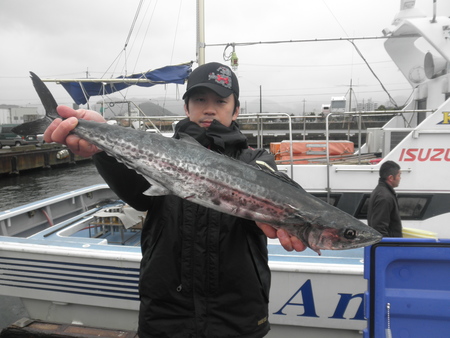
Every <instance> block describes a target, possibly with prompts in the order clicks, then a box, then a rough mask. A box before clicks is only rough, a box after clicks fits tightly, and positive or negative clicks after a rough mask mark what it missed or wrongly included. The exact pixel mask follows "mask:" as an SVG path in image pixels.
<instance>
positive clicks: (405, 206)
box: [355, 194, 432, 220]
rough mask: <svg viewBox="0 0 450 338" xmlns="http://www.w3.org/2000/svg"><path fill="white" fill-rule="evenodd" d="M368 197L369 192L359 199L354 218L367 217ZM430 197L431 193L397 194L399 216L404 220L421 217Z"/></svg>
mask: <svg viewBox="0 0 450 338" xmlns="http://www.w3.org/2000/svg"><path fill="white" fill-rule="evenodd" d="M369 197H370V194H366V195H364V197H363V199H362V201H361V207H360V208H359V209H358V211H357V212H356V215H355V217H356V218H359V219H367V208H368V205H369ZM431 197H432V196H431V195H401V194H399V195H397V200H398V208H399V210H400V218H401V219H404V220H415V219H416V220H419V219H423V216H424V214H425V211H426V209H427V207H428V204H429V203H430V201H431Z"/></svg>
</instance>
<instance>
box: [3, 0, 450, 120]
mask: <svg viewBox="0 0 450 338" xmlns="http://www.w3.org/2000/svg"><path fill="white" fill-rule="evenodd" d="M139 3H140V1H139V0H126V1H124V0H89V1H88V0H39V1H32V0H1V1H0V41H1V45H2V48H1V52H0V67H1V69H0V104H15V105H21V106H25V105H29V104H32V105H33V104H38V103H39V99H38V97H37V95H36V93H35V92H34V88H33V86H32V84H31V81H30V79H29V75H28V72H29V71H33V72H35V73H36V74H38V75H39V76H40V77H41V78H45V79H47V78H84V77H86V74H88V75H89V77H94V78H99V77H106V78H109V77H116V76H119V75H123V74H124V73H125V72H126V73H127V74H131V73H134V72H142V71H146V70H150V69H154V68H159V67H163V66H166V65H170V64H179V63H184V62H188V61H195V58H196V55H195V53H196V2H195V0H189V1H187V0H184V1H183V0H160V1H151V0H145V1H143V5H142V9H141V11H140V13H139V17H138V19H137V21H136V24H135V26H134V30H133V31H132V33H131V37H130V39H129V43H128V45H127V47H126V49H125V51H126V53H121V52H122V51H123V50H124V47H125V42H126V41H127V37H128V35H129V34H130V30H131V26H132V23H133V19H134V17H135V15H136V12H137V8H138V5H139ZM437 4H438V14H440V13H444V12H446V13H447V15H448V14H449V13H450V1H448V0H445V3H444V0H438V2H437ZM416 7H417V8H420V9H421V10H422V11H423V12H425V13H426V14H429V15H431V13H432V0H417V1H416ZM399 8H400V0H371V1H369V0H279V1H269V0H227V1H225V0H205V14H206V18H205V26H206V32H205V40H206V44H207V45H210V44H226V43H232V42H235V43H242V42H259V41H262V42H267V41H286V40H301V39H324V38H342V37H373V36H382V33H381V31H382V29H384V28H385V27H387V26H389V25H390V24H391V23H392V20H393V19H394V16H395V14H396V13H397V12H398V11H399ZM383 42H384V40H383V39H380V40H364V41H356V45H357V46H358V48H359V49H360V50H361V52H362V54H363V55H364V57H365V58H366V59H367V61H368V62H369V63H370V65H371V66H372V68H373V69H374V71H375V72H376V73H377V75H378V77H379V78H380V79H381V81H383V83H384V85H385V86H386V87H387V89H388V90H389V91H390V92H391V95H392V96H393V97H394V98H399V100H401V99H406V98H407V96H409V93H410V87H409V85H408V83H407V82H406V80H405V79H404V78H403V76H402V75H401V73H400V72H399V71H398V70H397V68H396V67H395V65H394V63H393V62H392V61H391V60H390V58H389V56H388V55H387V53H386V52H385V50H384V47H383ZM229 52H231V49H228V50H227V54H228V53H229ZM223 53H224V46H220V47H212V46H211V47H206V61H207V62H209V61H218V62H224V63H228V64H229V62H228V61H224V59H223ZM236 53H237V56H238V57H239V68H238V70H237V75H238V77H239V80H240V86H241V104H242V106H243V107H248V109H249V111H251V110H255V109H256V110H257V111H259V95H260V86H261V89H262V90H261V91H262V97H263V101H262V102H263V110H264V111H272V112H278V111H280V110H286V111H288V112H292V111H296V112H297V113H298V114H301V113H302V111H303V107H304V106H305V109H306V111H311V110H313V109H316V110H320V106H321V104H322V103H326V102H329V101H330V98H331V97H332V96H344V95H346V94H347V93H348V90H349V84H350V81H352V83H353V85H354V91H355V94H356V99H357V100H358V102H362V101H363V100H365V101H367V100H368V99H372V100H374V101H376V102H379V103H384V102H385V101H387V96H386V95H385V94H383V92H382V90H381V87H380V85H379V84H378V82H377V80H376V79H375V78H374V77H373V75H372V74H371V73H370V71H369V70H368V68H367V66H366V65H365V64H364V62H363V61H362V59H361V57H360V56H359V55H358V54H357V52H356V51H355V49H354V47H353V46H352V45H351V44H350V43H349V42H347V41H336V42H303V43H283V44H259V45H254V46H238V47H236ZM125 55H126V57H125ZM196 66H197V65H196V64H194V67H196ZM48 87H49V88H50V90H51V91H52V92H53V93H54V96H55V98H56V100H57V102H58V103H60V104H71V98H70V96H69V95H68V94H67V93H66V91H65V90H64V89H63V88H62V86H61V85H57V84H55V83H48ZM184 90H185V86H184V85H182V86H178V87H177V86H176V85H169V86H157V87H156V86H155V87H152V88H145V89H143V88H133V89H128V90H127V91H123V95H126V97H128V98H140V99H150V100H151V99H153V100H155V101H157V102H156V103H158V104H162V103H163V102H161V101H163V99H162V98H163V97H166V98H170V99H174V98H176V96H177V93H178V94H181V95H182V94H183V92H184ZM177 91H178V92H177ZM98 99H100V97H99V98H98ZM96 100H97V98H91V102H95V101H96ZM179 103H180V107H182V102H181V101H179ZM398 103H399V104H402V103H403V102H398ZM280 106H281V107H280ZM180 109H182V108H180Z"/></svg>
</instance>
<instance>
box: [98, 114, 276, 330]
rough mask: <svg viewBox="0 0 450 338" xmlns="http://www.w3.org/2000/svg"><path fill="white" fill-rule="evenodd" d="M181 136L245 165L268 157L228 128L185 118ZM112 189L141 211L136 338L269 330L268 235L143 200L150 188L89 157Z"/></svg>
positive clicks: (249, 224)
mask: <svg viewBox="0 0 450 338" xmlns="http://www.w3.org/2000/svg"><path fill="white" fill-rule="evenodd" d="M180 133H185V134H188V135H190V136H192V137H194V138H195V139H196V140H197V141H198V142H199V143H201V144H202V145H203V146H205V147H207V148H209V149H211V150H213V151H217V152H220V153H222V154H224V155H227V156H230V157H232V158H236V159H238V160H240V161H243V162H245V163H249V164H255V161H256V160H259V161H264V162H266V163H268V164H269V165H270V166H271V167H273V168H276V165H275V161H274V159H273V156H272V155H270V154H269V153H267V152H266V151H264V150H253V149H250V148H248V145H247V139H246V137H245V136H244V135H243V134H242V133H241V132H240V131H239V128H238V125H237V124H236V123H235V122H233V123H232V125H231V126H230V127H225V126H223V125H222V124H220V123H219V122H217V121H214V122H213V123H212V124H211V126H210V127H209V128H208V129H207V130H206V129H204V128H201V127H200V126H198V125H197V124H195V123H193V122H190V121H189V120H188V119H185V120H183V121H180V122H179V123H178V124H177V127H176V132H175V135H174V137H175V138H179V135H180ZM94 162H95V164H96V166H97V168H98V171H99V172H100V174H101V175H102V176H103V178H104V179H105V181H106V183H108V185H109V186H110V187H111V189H112V190H113V191H114V192H115V193H116V194H117V195H118V196H119V197H120V198H121V199H123V200H124V201H125V202H126V203H128V204H130V205H131V206H132V207H134V208H135V209H138V210H141V211H145V210H148V214H147V218H146V220H145V224H144V227H143V231H142V238H141V247H142V256H143V257H142V261H141V273H140V283H139V293H140V299H141V306H140V312H139V331H138V334H139V337H140V338H146V337H170V338H177V337H180V338H181V337H183V338H185V337H218V338H219V337H236V338H237V337H242V338H244V337H245V338H253V337H255V338H256V337H263V336H265V335H266V334H267V332H268V331H269V322H268V298H269V288H270V270H269V267H268V253H267V237H266V236H265V235H264V233H263V232H262V231H261V230H260V229H259V228H258V227H257V226H256V224H255V223H254V222H253V221H249V220H245V219H242V218H238V217H234V216H231V215H227V214H223V213H220V212H218V211H215V210H212V209H209V208H205V207H203V206H200V205H197V204H194V203H192V202H190V201H188V200H184V199H182V198H179V197H177V196H174V195H167V196H153V197H150V196H145V195H143V194H142V193H143V192H144V191H145V190H147V189H148V188H149V186H150V184H149V183H148V182H147V181H146V180H145V179H144V178H143V177H142V176H140V175H139V174H137V173H136V172H135V171H133V170H130V169H127V168H126V167H125V166H124V165H122V164H120V163H118V162H117V161H116V160H115V159H114V158H112V157H109V156H107V155H106V154H105V153H99V154H97V155H95V156H94Z"/></svg>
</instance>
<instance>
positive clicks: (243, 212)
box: [14, 73, 381, 254]
mask: <svg viewBox="0 0 450 338" xmlns="http://www.w3.org/2000/svg"><path fill="white" fill-rule="evenodd" d="M31 78H32V80H33V84H34V87H35V88H36V91H37V93H38V95H39V97H40V98H41V101H42V103H43V105H44V107H45V110H46V116H45V118H43V119H41V120H37V121H32V122H28V123H24V124H22V125H20V126H18V127H16V128H15V129H14V132H15V133H17V134H20V135H29V134H33V133H34V134H36V133H42V132H44V130H45V129H46V128H47V126H48V125H49V124H50V123H51V121H52V120H53V119H55V118H57V117H60V116H59V115H58V113H57V111H56V107H57V103H56V101H55V99H54V98H53V96H52V94H51V93H50V91H49V90H48V88H47V87H46V86H45V84H44V83H43V82H42V81H41V80H40V79H39V77H37V76H36V75H35V74H34V73H31ZM73 133H74V134H75V135H78V136H79V137H81V138H83V139H85V140H87V141H89V142H90V143H92V144H95V145H96V146H97V147H99V148H100V149H102V150H104V151H105V152H106V153H107V154H109V155H110V156H113V157H114V158H116V159H117V160H118V161H120V162H122V163H124V164H125V165H127V166H128V167H130V168H132V169H134V170H135V171H136V172H138V173H139V174H141V175H142V176H144V177H145V178H146V179H147V180H148V181H149V182H150V183H151V187H150V189H148V191H146V194H148V195H165V194H173V195H176V196H179V197H181V198H184V199H188V200H190V201H192V202H194V203H197V204H200V205H202V206H205V207H208V208H211V209H214V210H217V211H220V212H224V213H227V214H231V215H235V216H239V217H242V218H246V219H250V220H254V221H259V222H264V223H269V224H271V225H273V226H274V227H276V228H283V229H285V230H287V231H288V232H289V234H290V235H292V236H295V237H298V238H299V239H300V240H301V241H302V242H303V243H305V244H306V245H307V246H308V247H310V248H311V249H312V250H314V251H316V252H317V253H319V254H320V250H321V249H332V250H337V249H351V248H357V247H362V246H366V245H370V244H373V243H376V242H378V241H379V240H380V239H381V235H380V234H379V233H378V232H377V231H375V230H374V229H372V228H371V227H369V226H367V225H365V224H364V223H362V222H360V221H359V220H357V219H356V218H354V217H352V216H350V215H349V214H347V213H345V212H343V211H341V210H339V209H337V208H335V207H333V206H331V205H329V204H328V203H325V202H324V201H322V200H320V199H318V198H316V197H314V196H312V195H311V194H309V193H307V192H306V191H305V190H303V189H302V188H301V187H300V186H299V185H298V184H297V183H295V182H294V181H292V180H291V179H289V178H288V177H286V176H284V175H281V174H278V173H276V172H271V171H270V170H267V169H266V170H264V169H263V168H264V166H261V168H257V167H254V166H251V165H248V164H245V163H243V162H240V161H237V160H234V159H232V158H229V157H227V156H224V155H221V154H218V153H216V152H213V151H210V150H208V149H206V148H205V147H203V146H201V145H200V144H199V143H197V142H196V141H195V140H194V139H193V138H190V137H184V138H182V139H181V140H177V139H173V138H167V137H164V136H161V135H159V134H153V133H147V132H145V131H139V130H134V129H130V128H124V127H119V126H112V125H109V124H106V123H98V122H93V121H86V120H79V121H78V125H77V127H76V128H75V129H74V130H73Z"/></svg>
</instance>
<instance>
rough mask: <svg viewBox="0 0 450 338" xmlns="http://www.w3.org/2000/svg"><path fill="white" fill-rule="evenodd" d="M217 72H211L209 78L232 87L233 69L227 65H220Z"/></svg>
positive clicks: (226, 86) (229, 87)
mask: <svg viewBox="0 0 450 338" xmlns="http://www.w3.org/2000/svg"><path fill="white" fill-rule="evenodd" d="M217 72H218V73H219V74H216V73H213V72H211V73H209V75H208V80H214V81H215V82H216V83H217V84H220V85H222V86H224V87H225V88H228V89H231V86H232V83H231V82H232V81H231V70H230V69H228V68H226V67H219V68H218V69H217Z"/></svg>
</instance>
